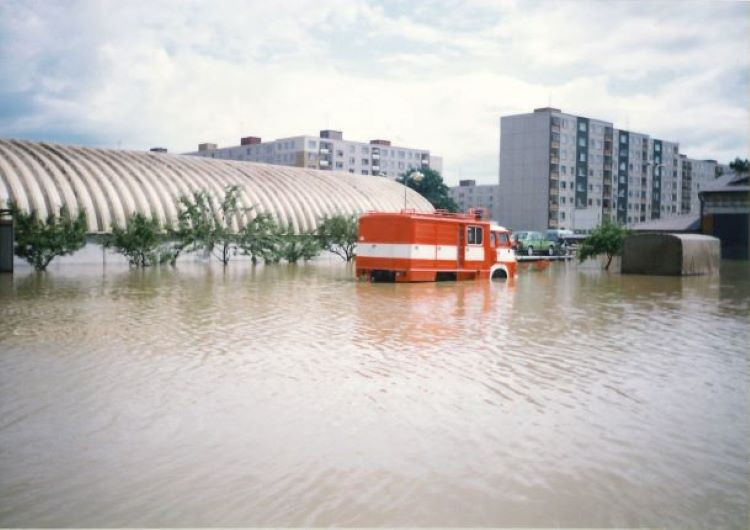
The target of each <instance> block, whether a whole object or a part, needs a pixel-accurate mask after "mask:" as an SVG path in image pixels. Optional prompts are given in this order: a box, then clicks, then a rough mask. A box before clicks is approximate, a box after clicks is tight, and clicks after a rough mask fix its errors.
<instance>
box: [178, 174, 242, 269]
mask: <svg viewBox="0 0 750 530" xmlns="http://www.w3.org/2000/svg"><path fill="white" fill-rule="evenodd" d="M239 196H240V187H239V186H227V187H226V188H225V189H224V196H223V197H222V198H221V199H219V200H217V199H216V198H215V197H214V196H213V195H212V194H210V193H208V192H206V191H203V190H200V191H194V192H193V195H192V197H189V196H185V195H183V196H182V197H180V200H179V202H178V203H177V207H178V214H177V219H178V228H177V232H176V234H175V235H176V236H177V238H178V239H179V240H180V241H181V242H182V244H183V246H184V247H185V248H190V249H191V250H203V251H204V252H205V253H206V254H208V255H214V256H215V257H216V258H218V259H219V261H221V262H222V263H223V264H224V266H226V265H227V264H228V263H229V259H230V258H231V256H232V255H233V254H237V251H238V248H239V243H240V242H241V239H242V236H241V235H240V233H239V230H238V229H237V224H238V223H239V221H240V216H241V215H245V214H247V210H248V209H247V208H242V207H240V204H239Z"/></svg>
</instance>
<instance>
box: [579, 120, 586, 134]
mask: <svg viewBox="0 0 750 530" xmlns="http://www.w3.org/2000/svg"><path fill="white" fill-rule="evenodd" d="M578 130H579V131H584V132H585V131H586V122H585V121H582V122H580V123H579V124H578Z"/></svg>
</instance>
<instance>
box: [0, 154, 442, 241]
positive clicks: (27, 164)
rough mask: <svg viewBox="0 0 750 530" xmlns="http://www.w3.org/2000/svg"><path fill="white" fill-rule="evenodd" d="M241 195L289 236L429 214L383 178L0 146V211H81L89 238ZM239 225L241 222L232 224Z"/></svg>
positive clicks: (416, 198)
mask: <svg viewBox="0 0 750 530" xmlns="http://www.w3.org/2000/svg"><path fill="white" fill-rule="evenodd" d="M235 184H236V185H239V186H240V187H241V203H242V205H243V206H245V207H254V209H253V210H252V211H253V212H254V213H252V214H251V215H255V213H260V212H264V213H270V214H271V215H273V216H274V217H275V218H276V220H277V221H278V222H279V223H281V224H284V225H287V226H291V227H293V228H294V230H295V231H297V232H300V231H304V230H311V229H314V228H315V227H316V226H317V223H318V221H319V220H320V218H322V217H323V216H325V215H333V214H337V213H343V214H354V213H360V212H363V211H368V210H378V211H398V210H400V209H401V208H403V207H404V190H406V207H407V208H413V209H415V210H417V211H426V212H431V211H433V208H432V205H430V203H429V202H428V201H427V200H426V199H425V198H424V197H422V196H421V195H419V194H418V193H416V192H415V191H413V190H411V189H409V188H405V187H404V186H403V185H401V184H399V183H397V182H394V181H392V180H389V179H387V178H382V177H374V176H367V175H354V174H351V173H344V172H334V171H319V170H314V169H302V168H295V167H288V166H274V165H269V164H259V163H254V162H238V161H232V160H216V159H209V158H204V157H197V156H187V155H170V154H166V153H150V152H149V153H144V152H140V151H122V150H114V149H98V148H90V147H80V146H71V145H61V144H55V143H48V142H31V141H26V140H11V139H0V207H2V206H3V205H4V204H7V202H8V201H9V200H13V201H15V202H16V204H18V206H19V207H20V208H22V209H24V210H27V211H28V210H36V211H37V212H39V214H40V216H42V217H46V216H47V215H48V213H49V212H55V213H57V212H58V211H59V208H60V207H61V206H62V205H66V206H67V207H68V208H69V209H70V211H76V210H77V209H79V208H80V209H83V210H84V211H85V212H86V214H87V216H88V223H89V230H90V232H109V231H110V229H111V227H112V225H113V224H115V223H117V224H119V225H123V224H124V223H125V219H126V217H127V216H128V215H130V214H131V213H132V212H135V211H138V212H142V213H144V214H146V215H148V216H152V215H153V216H156V217H157V218H158V219H159V220H160V221H161V222H162V223H170V222H173V221H175V220H176V218H177V206H176V205H177V201H178V199H179V197H180V196H182V195H187V194H190V193H191V192H192V191H197V190H206V191H208V192H211V193H213V194H214V195H215V196H218V197H221V196H222V195H223V192H224V188H225V187H226V186H230V185H235ZM238 221H239V222H241V220H240V219H238Z"/></svg>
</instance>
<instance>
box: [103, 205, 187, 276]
mask: <svg viewBox="0 0 750 530" xmlns="http://www.w3.org/2000/svg"><path fill="white" fill-rule="evenodd" d="M104 246H105V247H114V248H115V250H116V251H117V252H119V253H120V254H123V255H124V256H125V257H126V258H128V262H129V263H130V264H131V265H134V266H136V267H148V266H149V265H154V264H159V263H165V262H167V261H168V262H170V263H171V264H173V265H174V263H175V261H176V260H177V256H178V255H179V253H180V250H181V248H180V247H179V246H177V245H170V244H169V239H168V236H167V234H166V233H165V232H164V230H163V229H162V227H161V224H160V223H159V220H158V219H156V218H148V217H146V216H145V215H143V214H142V213H138V212H136V213H133V214H132V215H130V216H129V217H128V218H127V220H126V222H125V227H124V228H121V227H119V226H117V225H114V226H113V227H112V235H110V236H109V237H107V238H106V239H105V241H104Z"/></svg>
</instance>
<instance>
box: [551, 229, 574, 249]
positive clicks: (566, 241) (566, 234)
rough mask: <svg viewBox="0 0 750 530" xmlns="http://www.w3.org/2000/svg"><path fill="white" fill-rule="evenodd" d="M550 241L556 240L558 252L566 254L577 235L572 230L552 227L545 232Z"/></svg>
mask: <svg viewBox="0 0 750 530" xmlns="http://www.w3.org/2000/svg"><path fill="white" fill-rule="evenodd" d="M545 236H546V237H547V239H548V240H549V241H554V242H555V251H556V254H559V255H562V256H564V255H566V254H568V252H569V251H570V246H571V240H572V238H573V237H574V236H575V234H574V233H573V231H572V230H565V229H550V230H547V231H546V232H545Z"/></svg>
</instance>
